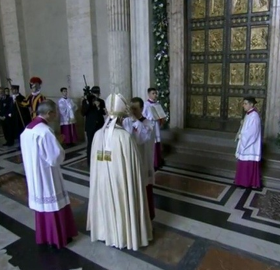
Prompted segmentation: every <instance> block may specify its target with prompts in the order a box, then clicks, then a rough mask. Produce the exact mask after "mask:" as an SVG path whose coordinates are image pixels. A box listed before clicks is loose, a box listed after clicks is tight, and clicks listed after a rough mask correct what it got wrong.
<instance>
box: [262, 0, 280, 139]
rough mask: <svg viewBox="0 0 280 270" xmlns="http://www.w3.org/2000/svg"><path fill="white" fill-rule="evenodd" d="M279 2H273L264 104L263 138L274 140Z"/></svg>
mask: <svg viewBox="0 0 280 270" xmlns="http://www.w3.org/2000/svg"><path fill="white" fill-rule="evenodd" d="M279 33H280V0H274V1H273V7H272V19H271V39H270V60H269V61H270V64H269V72H268V74H269V75H268V76H269V77H268V88H267V89H268V90H267V91H268V92H267V102H266V119H265V131H264V135H265V138H275V136H276V135H277V133H278V132H279V131H280V130H279V129H280V127H279V121H280V106H279V104H280V91H279V89H280V76H279V70H280V34H279Z"/></svg>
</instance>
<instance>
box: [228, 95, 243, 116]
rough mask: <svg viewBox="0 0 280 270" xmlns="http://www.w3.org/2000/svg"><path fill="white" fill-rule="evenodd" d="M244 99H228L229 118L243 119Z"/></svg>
mask: <svg viewBox="0 0 280 270" xmlns="http://www.w3.org/2000/svg"><path fill="white" fill-rule="evenodd" d="M242 104H243V98H241V97H229V98H228V118H242V111H243V108H242Z"/></svg>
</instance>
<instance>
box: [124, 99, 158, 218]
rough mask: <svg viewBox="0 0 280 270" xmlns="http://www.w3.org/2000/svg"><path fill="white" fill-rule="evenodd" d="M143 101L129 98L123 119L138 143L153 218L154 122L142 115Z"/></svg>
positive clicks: (125, 127) (126, 127)
mask: <svg viewBox="0 0 280 270" xmlns="http://www.w3.org/2000/svg"><path fill="white" fill-rule="evenodd" d="M143 107H144V101H143V100H142V99H141V98H139V97H134V98H132V99H131V116H130V117H127V118H125V119H124V121H123V127H124V129H125V130H126V131H127V132H129V133H130V134H132V135H133V136H134V137H135V139H136V142H137V144H138V146H139V147H138V150H139V152H140V154H141V158H142V162H143V172H144V181H145V185H146V191H147V198H148V205H149V212H150V218H151V220H153V219H154V218H155V208H154V198H153V184H154V140H155V135H154V123H153V122H152V121H150V120H148V119H146V118H145V117H144V116H143V115H142V111H143Z"/></svg>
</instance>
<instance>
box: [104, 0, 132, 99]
mask: <svg viewBox="0 0 280 270" xmlns="http://www.w3.org/2000/svg"><path fill="white" fill-rule="evenodd" d="M107 9H108V16H109V36H108V43H109V44H108V50H109V73H110V92H111V93H121V94H122V95H123V96H124V97H125V98H127V99H130V98H131V55H130V10H129V9H130V5H129V0H107Z"/></svg>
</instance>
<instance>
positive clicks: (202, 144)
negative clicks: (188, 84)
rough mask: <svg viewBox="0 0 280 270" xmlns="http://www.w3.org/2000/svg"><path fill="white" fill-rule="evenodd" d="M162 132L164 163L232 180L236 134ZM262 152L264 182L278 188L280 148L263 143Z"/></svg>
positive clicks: (279, 186) (202, 131)
mask: <svg viewBox="0 0 280 270" xmlns="http://www.w3.org/2000/svg"><path fill="white" fill-rule="evenodd" d="M162 135H163V136H162V138H163V139H162V143H163V145H164V152H165V166H167V167H170V168H178V169H183V170H185V171H189V172H193V173H200V174H203V175H205V176H215V177H221V178H222V179H224V181H225V182H228V181H232V182H233V179H234V176H235V170H236V158H235V149H236V142H235V141H234V139H235V134H232V133H224V132H216V131H208V130H206V131H205V130H194V129H187V130H170V131H164V132H162ZM263 152H264V154H263V160H262V172H263V183H264V185H265V186H268V187H273V188H279V189H280V150H279V149H278V148H277V147H276V145H275V144H274V142H266V143H265V146H264V150H263Z"/></svg>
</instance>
